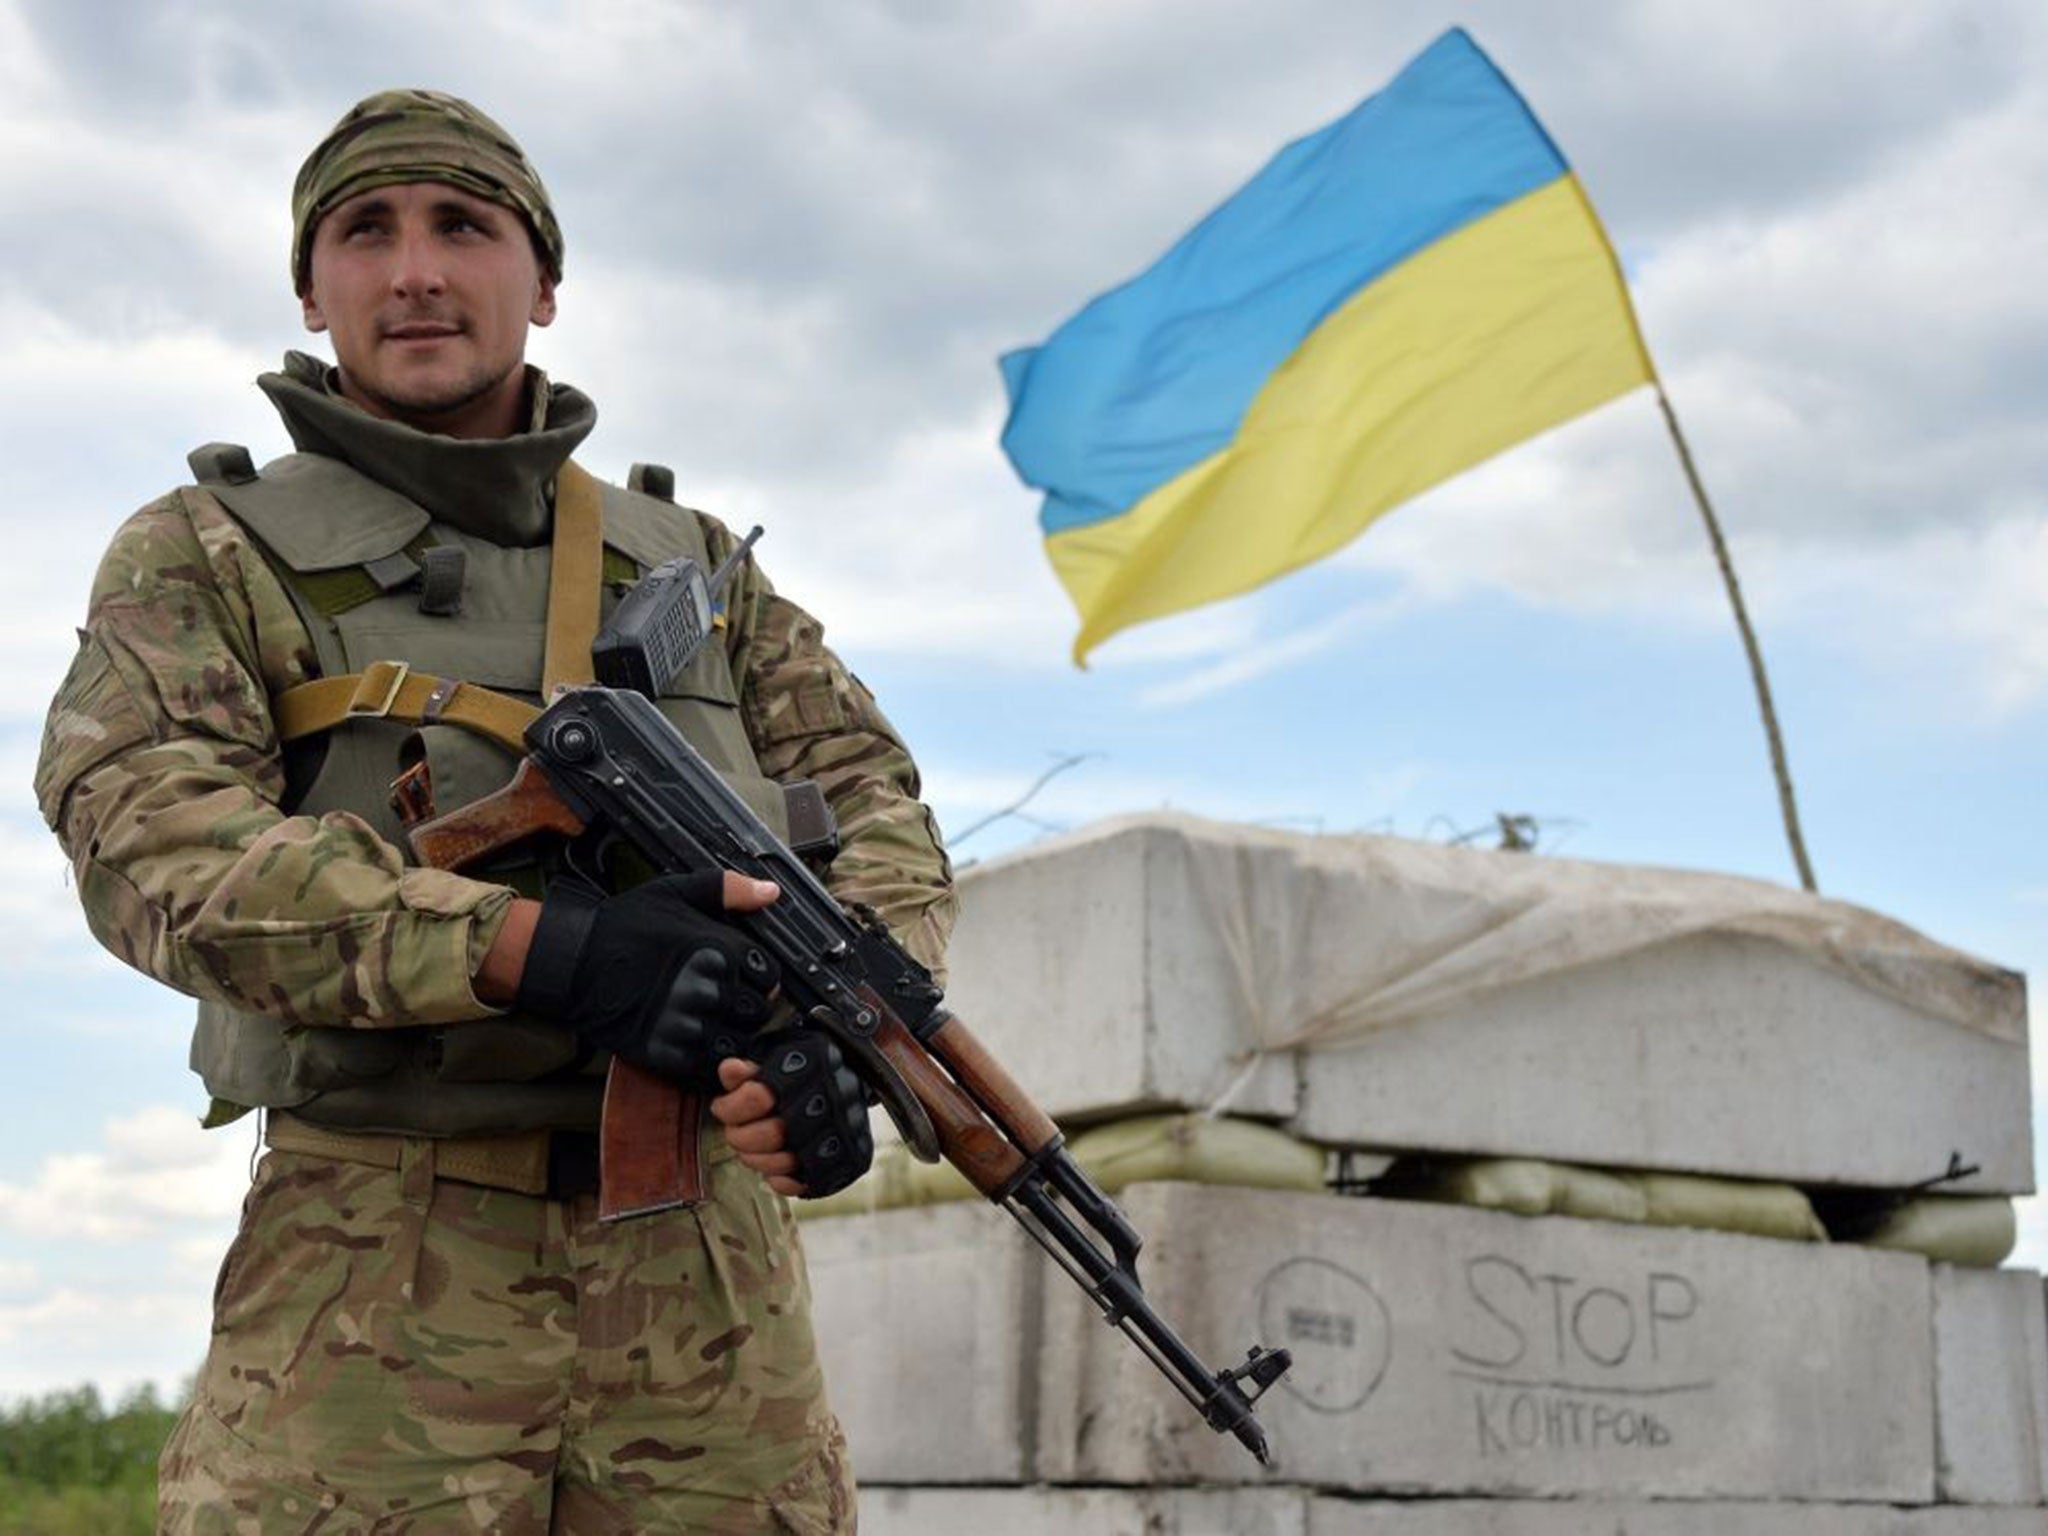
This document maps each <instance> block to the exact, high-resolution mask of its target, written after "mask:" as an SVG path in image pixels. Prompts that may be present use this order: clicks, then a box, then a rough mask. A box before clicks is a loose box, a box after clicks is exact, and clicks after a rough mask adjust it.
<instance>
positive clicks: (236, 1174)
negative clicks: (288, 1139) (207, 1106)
mask: <svg viewBox="0 0 2048 1536" xmlns="http://www.w3.org/2000/svg"><path fill="white" fill-rule="evenodd" d="M252 1144H253V1143H252V1140H251V1133H250V1132H249V1131H247V1130H244V1129H242V1128H240V1127H236V1128H233V1129H229V1130H223V1131H202V1130H201V1129H200V1128H199V1124H198V1122H197V1120H196V1119H194V1117H193V1116H192V1115H191V1114H190V1113H188V1112H186V1111H183V1110H178V1109H172V1108H169V1107H165V1106H153V1107H151V1108H148V1109H143V1110H138V1111H137V1112H136V1113H134V1114H132V1115H128V1116H124V1117H121V1118H119V1119H115V1120H110V1121H108V1122H107V1124H106V1125H105V1126H104V1127H103V1129H102V1132H101V1146H100V1147H99V1148H98V1149H97V1150H94V1151H90V1152H60V1153H53V1154H51V1155H50V1156H48V1157H46V1158H44V1160H43V1162H42V1164H41V1166H40V1167H39V1168H38V1169H37V1171H36V1173H35V1175H34V1177H33V1178H32V1179H31V1180H30V1181H29V1182H27V1183H24V1184H0V1227H6V1228H9V1229H12V1230H13V1231H15V1232H18V1233H22V1234H24V1235H27V1236H31V1237H41V1238H44V1239H49V1238H53V1237H55V1236H57V1235H58V1234H62V1235H64V1236H65V1237H66V1238H69V1239H86V1240H90V1241H94V1242H105V1243H123V1242H134V1241H136V1240H138V1239H143V1238H154V1239H167V1238H170V1237H172V1236H173V1235H178V1234H183V1233H187V1232H189V1231H190V1230H191V1229H192V1228H193V1227H194V1225H195V1224H203V1225H211V1226H215V1227H218V1228H220V1229H222V1230H223V1232H225V1231H228V1230H232V1227H233V1223H234V1218H235V1213H236V1212H237V1211H238V1210H239V1209H240V1207H241V1201H242V1196H243V1195H244V1194H245V1193H247V1190H248V1185H249V1160H250V1153H251V1147H252ZM224 1240H225V1239H223V1241H224Z"/></svg>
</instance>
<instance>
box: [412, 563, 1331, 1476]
mask: <svg viewBox="0 0 2048 1536" xmlns="http://www.w3.org/2000/svg"><path fill="white" fill-rule="evenodd" d="M759 532H760V530H759V529H755V530H754V534H753V535H750V536H749V538H748V540H747V542H748V543H749V544H751V543H752V542H753V538H754V537H755V536H758V534H759ZM744 549H745V546H744V545H743V546H742V547H741V550H740V551H737V552H735V554H734V555H733V557H732V558H731V559H730V560H728V561H727V562H726V564H725V565H724V566H723V567H721V568H720V571H719V573H718V575H717V577H715V578H714V579H713V580H712V581H711V582H710V583H707V582H706V581H705V580H704V577H703V574H702V572H701V570H700V569H699V568H698V567H697V566H696V564H695V563H694V562H690V561H671V562H669V564H668V565H666V566H663V567H661V568H660V569H659V570H657V571H656V572H654V573H651V574H650V575H649V576H648V577H647V578H646V579H645V581H643V582H642V584H641V585H640V587H637V588H636V589H635V590H634V592H633V593H631V594H629V595H628V597H627V599H626V600H625V601H624V602H622V603H621V605H620V608H619V610H618V612H617V613H616V614H615V615H614V617H613V619H612V621H611V623H610V624H609V625H607V627H606V630H605V632H604V633H603V634H602V635H600V637H599V640H598V644H597V646H596V647H595V648H594V655H595V658H596V660H597V665H598V669H599V676H600V677H601V678H604V679H606V681H622V682H626V683H628V684H630V686H626V687H608V686H604V685H603V684H602V683H600V684H599V685H595V686H590V687H582V688H571V689H566V690H564V691H563V692H562V693H560V694H559V695H558V696H557V698H556V699H555V701H554V702H553V703H552V704H550V705H549V706H548V708H547V709H546V710H544V711H543V712H542V713H541V714H540V715H539V716H538V718H536V719H535V720H534V721H533V722H532V723H531V724H530V725H528V727H527V728H526V731H525V743H526V747H527V752H528V756H527V757H526V759H525V760H524V761H522V762H521V763H520V765H519V768H518V770H517V772H516V773H515V774H514V775H513V778H512V781H511V783H510V784H508V785H507V786H506V787H505V788H504V789H503V790H500V791H499V792H498V793H497V794H495V795H490V796H487V797H485V798H484V799H482V800H478V801H476V802H474V803H473V804H471V805H468V806H465V807H462V808H461V809H459V810H456V811H452V812H450V813H448V814H446V815H443V816H439V817H436V818H434V819H432V820H428V821H423V822H421V823H420V824H419V825H417V826H416V827H414V828H413V829H412V833H411V837H412V843H413V847H414V849H415V851H416V852H417V853H418V854H419V856H420V858H421V859H422V861H423V862H425V863H428V864H434V865H438V866H440V867H443V868H451V869H452V868H460V867H462V866H463V865H465V864H468V863H470V862H472V861H473V860H475V859H477V858H480V857H483V856H484V855H486V854H489V853H492V852H494V851H497V850H499V849H502V848H506V847H509V846H510V845H511V844H513V843H515V842H518V841H521V840H523V839H525V838H527V837H530V836H532V835H533V834H535V833H536V832H555V833H561V834H564V835H566V836H569V837H582V836H596V837H617V838H621V839H623V840H624V841H625V842H627V843H629V844H631V845H632V846H633V847H635V848H637V849H638V850H639V851H640V853H641V855H642V856H643V857H644V858H645V859H646V860H647V861H648V862H649V863H651V864H652V865H653V867H654V868H655V869H656V870H658V871H661V872H663V873H687V872H692V871H702V870H710V869H726V870H734V871H737V872H738V873H740V874H743V875H750V876H752V877H753V878H755V879H758V880H772V881H774V882H775V884H776V885H778V886H780V887H781V895H780V896H778V897H777V898H776V899H775V900H774V901H772V902H770V903H769V904H768V905H767V906H766V907H764V908H762V909H761V910H759V911H757V912H729V913H726V914H725V919H726V921H728V922H730V923H732V924H733V925H734V926H735V927H737V928H739V929H741V930H742V931H743V932H745V933H746V934H747V935H748V936H749V937H750V938H752V939H753V940H754V941H755V942H756V943H758V944H760V945H761V946H762V947H763V948H765V949H767V950H768V951H769V952H770V953H772V954H773V955H774V956H775V958H776V960H777V961H778V962H780V964H781V968H782V992H783V995H784V996H785V998H786V999H787V1000H788V1001H789V1002H790V1003H791V1004H792V1005H793V1006H794V1007H795V1009H796V1011H797V1013H798V1014H799V1015H800V1016H801V1017H802V1018H803V1019H804V1020H805V1021H806V1022H808V1023H809V1024H811V1025H813V1026H815V1027H817V1028H819V1029H821V1030H823V1031H825V1032H826V1033H827V1034H829V1035H830V1036H831V1037H832V1039H833V1040H834V1041H835V1042H837V1044H838V1046H839V1048H840V1050H841V1051H842V1052H843V1053H844V1054H845V1057H846V1060H847V1062H848V1064H849V1065H851V1066H852V1068H853V1069H854V1071H855V1072H856V1073H858V1074H859V1075H860V1077H861V1078H862V1080H863V1081H865V1082H866V1083H867V1084H868V1085H869V1087H870V1088H871V1089H872V1090H873V1091H874V1093H875V1095H876V1096H877V1098H878V1099H879V1100H880V1102H881V1103H882V1105H883V1107H884V1108H885V1109H887V1110H888V1112H889V1115H890V1117H891V1118H892V1119H893V1120H894V1121H895V1123H896V1126H897V1128H898V1130H899V1131H901V1132H902V1135H903V1140H904V1142H905V1143H906V1145H907V1146H908V1147H909V1148H910V1150H911V1152H912V1153H914V1154H915V1155H916V1156H918V1157H919V1158H922V1159H923V1160H924V1161H926V1162H936V1161H937V1160H938V1159H939V1158H940V1157H944V1158H945V1159H946V1160H947V1161H948V1162H950V1163H951V1164H952V1165H953V1166H954V1167H955V1168H957V1169H959V1170H960V1172H961V1173H963V1174H965V1175H966V1176H967V1178H968V1180H969V1181H970V1182H971V1183H972V1184H973V1185H974V1187H975V1188H976V1189H977V1190H979V1191H980V1192H981V1193H982V1194H983V1195H985V1196H987V1197H988V1199H989V1200H991V1201H993V1202H994V1203H995V1204H997V1205H999V1206H1001V1207H1002V1208H1003V1209H1004V1210H1006V1211H1008V1212H1009V1213H1010V1214H1011V1215H1012V1216H1013V1217H1015V1218H1016V1219H1017V1221H1018V1222H1019V1223H1020V1224H1021V1225H1022V1226H1023V1227H1024V1229H1025V1231H1027V1232H1029V1233H1030V1234H1031V1236H1032V1237H1033V1238H1034V1239H1035V1240H1036V1241H1037V1242H1038V1244H1039V1245H1040V1246H1041V1247H1043V1248H1044V1249H1045V1250H1046V1252H1048V1253H1049V1254H1050V1255H1051V1256H1052V1257H1053V1259H1054V1260H1055V1261H1057V1262H1058V1263H1059V1265H1060V1267H1061V1268H1063V1269H1064V1270H1065V1271H1066V1272H1067V1274H1068V1275H1069V1276H1071V1277H1072V1278H1073V1279H1074V1281H1075V1282H1076V1283H1077V1284H1079V1285H1080V1286H1081V1287H1082V1289H1083V1290H1085V1291H1086V1292H1087V1294H1088V1295H1089V1297H1090V1298H1091V1299H1092V1300H1093V1301H1094V1302H1095V1304H1096V1305H1097V1306H1098V1307H1099V1308H1100V1309H1101V1311H1102V1313H1103V1316H1104V1318H1105V1319H1106V1320H1107V1321H1108V1322H1109V1323H1111V1324H1112V1325H1113V1326H1115V1327H1116V1328H1118V1329H1120V1330H1121V1331H1122V1332H1123V1333H1124V1334H1125V1335H1126V1336H1127V1337H1128V1338H1130V1339H1131V1340H1132V1342H1133V1343H1135V1344H1136V1345H1137V1346H1138V1348H1139V1349H1140V1350H1141V1351H1143V1353H1144V1354H1145V1355H1146V1356H1147V1357H1148V1358H1149V1359H1150V1360H1151V1361H1152V1363H1153V1364H1154V1365H1156V1366H1157V1367H1158V1368H1159V1369H1160V1370H1161V1371H1162V1372H1163V1373H1165V1375H1166V1377H1167V1379H1168V1380H1169V1381H1171V1382H1172V1383H1173V1384H1174V1385H1175V1386H1176V1387H1177V1388H1179V1390H1180V1391H1181V1393H1182V1394H1183V1395H1184V1396H1185V1397H1186V1398H1187V1399H1188V1401H1189V1402H1191V1403H1193V1404H1194V1406H1195V1407H1196V1408H1197V1409H1198V1410H1199V1411H1200V1412H1201V1414H1202V1417H1203V1418H1204V1419H1205V1420H1206V1421H1207V1422H1208V1424H1209V1425H1210V1427H1212V1428H1213V1429H1215V1430H1217V1431H1218V1432H1221V1433H1228V1434H1232V1435H1235V1436H1236V1437H1237V1438H1238V1439H1239V1440H1240V1441H1242V1442H1243V1443H1244V1445H1245V1446H1246V1447H1248V1448H1249V1449H1250V1450H1251V1452H1252V1453H1253V1454H1254V1455H1255V1456H1257V1457H1258V1458H1259V1460H1260V1461H1262V1462H1264V1461H1266V1460H1267V1459H1268V1457H1267V1449H1266V1437H1265V1433H1264V1431H1263V1430H1262V1429H1261V1428H1260V1426H1259V1423H1258V1420H1257V1418H1256V1417H1255V1416H1254V1414H1253V1411H1252V1409H1253V1404H1254V1403H1256V1402H1257V1400H1258V1399H1259V1398H1260V1397H1261V1396H1262V1395H1263V1394H1264V1393H1265V1391H1266V1390H1267V1388H1269V1387H1270V1386H1271V1385H1272V1384H1273V1383H1274V1382H1275V1381H1278V1380H1279V1379H1280V1377H1281V1376H1282V1375H1283V1374H1284V1373H1285V1372H1286V1370H1287V1368H1288V1366H1289V1364H1290V1363H1291V1362H1290V1357H1289V1354H1288V1352H1287V1351H1286V1350H1284V1349H1273V1350H1266V1349H1259V1348H1254V1349H1252V1350H1251V1351H1250V1352H1249V1354H1248V1355H1247V1356H1246V1358H1245V1360H1244V1362H1243V1363H1242V1364H1241V1365H1238V1366H1236V1367H1233V1368H1232V1369H1229V1370H1224V1371H1212V1370H1210V1369H1209V1367H1208V1366H1206V1365H1205V1364H1203V1362H1202V1360H1201V1358H1200V1357H1199V1356H1197V1355H1196V1354H1195V1353H1194V1351H1193V1350H1191V1349H1190V1348H1189V1347H1188V1346H1187V1345H1186V1344H1185V1343H1183V1342H1182V1341H1181V1339H1180V1337H1179V1335H1177V1334H1176V1333H1175V1332H1174V1331H1173V1329H1172V1327H1171V1326H1169V1325H1168V1324H1167V1322H1166V1321H1165V1320H1164V1319H1163V1318H1161V1317H1160V1316H1159V1314H1158V1313H1157V1312H1155V1311H1154V1310H1153V1308H1152V1305H1151V1302H1150V1301H1149V1300H1148V1299H1147V1297H1146V1295H1145V1292H1144V1289H1143V1287H1142V1285H1141V1284H1140V1282H1139V1279H1138V1270H1137V1256H1138V1250H1139V1247H1140V1245H1141V1243H1142V1239H1141V1238H1140V1236H1139V1234H1138V1232H1137V1231H1136V1229H1135V1228H1133V1227H1132V1226H1131V1224H1130V1222H1129V1220H1128V1219H1127V1218H1126V1217H1125V1216H1124V1214H1123V1212H1122V1211H1121V1210H1120V1209H1119V1208H1118V1207H1117V1205H1116V1202H1115V1201H1113V1200H1111V1199H1110V1197H1109V1196H1108V1195H1107V1194H1105V1193H1104V1192H1103V1191H1102V1190H1101V1189H1100V1188H1098V1187H1097V1186H1096V1184H1095V1182H1094V1180H1092V1179H1091V1178H1089V1177H1088V1175H1087V1174H1086V1173H1085V1172H1084V1171H1083V1170H1082V1168H1081V1166H1080V1165H1079V1164H1078V1163H1076V1162H1075V1161H1074V1159H1073V1157H1072V1155H1071V1154H1069V1153H1068V1151H1067V1150H1066V1147H1065V1144H1064V1142H1063V1140H1062V1138H1061V1135H1060V1130H1059V1127H1058V1126H1056V1125H1055V1124H1054V1123H1053V1122H1052V1120H1051V1119H1050V1118H1049V1117H1048V1116H1047V1115H1046V1114H1045V1112H1044V1111H1043V1110H1041V1109H1040V1108H1039V1107H1038V1106H1037V1105H1036V1104H1034V1103H1033V1102H1032V1101H1031V1099H1030V1098H1029V1097H1028V1096H1027V1095H1026V1094H1025V1093H1024V1091H1023V1089H1021V1088H1019V1087H1018V1086H1017V1084H1016V1082H1015V1081H1013V1080H1012V1078H1011V1077H1010V1075H1009V1073H1008V1072H1006V1071H1005V1070H1004V1069H1003V1067H1002V1065H1001V1064H1000V1063H999V1062H997V1061H996V1059H995V1058H994V1057H993V1056H991V1055H990V1054H989V1053H988V1051H987V1050H986V1049H985V1048H984V1047H983V1046H982V1044H981V1043H980V1041H978V1040H976V1039H975V1037H974V1036H973V1035H972V1034H971V1033H969V1031H968V1029H967V1026H966V1025H964V1024H962V1023H961V1022H960V1020H959V1019H957V1018H955V1017H954V1016H953V1015H952V1014H951V1013H949V1012H948V1011H947V1010H946V1008H945V1007H944V1004H943V998H942V996H941V993H940V990H939V988H938V986H937V985H936V984H934V982H933V980H932V977H931V973H930V972H929V971H927V970H926V969H925V968H924V967H923V966H922V965H920V964H918V962H917V961H916V960H914V959H913V958H911V956H910V955H909V954H907V953H906V952H905V951H904V950H903V948H902V947H901V946H900V945H899V944H897V942H896V941H895V939H894V938H892V937H891V936H890V934H889V932H888V930H887V929H886V928H885V927H884V926H883V925H882V923H881V921H880V920H879V919H878V918H877V917H876V916H875V915H874V914H873V913H870V912H866V911H860V912H848V911H847V910H846V909H845V908H843V907H841V906H840V904H839V903H838V901H836V900H835V899H834V898H833V897H832V895H831V894H830V893H829V892H828V891H827V890H826V889H825V887H824V886H823V885H822V884H820V883H819V881H818V879H817V877H816V876H815V875H813V874H812V873H811V871H810V869H809V868H808V867H806V865H805V864H804V863H803V861H802V860H801V859H800V858H799V857H798V856H797V855H796V854H794V853H792V852H791V851H790V849H789V848H787V847H785V846H784V845H783V844H782V842H781V841H779V840H778V839H777V838H776V837H775V835H774V834H773V833H772V832H771V831H770V830H769V829H768V828H767V827H766V826H765V825H763V824H762V822H761V820H760V818H759V817H758V816H756V815H755V814H754V812H753V811H752V810H751V809H750V808H749V807H748V806H747V804H746V803H745V802H744V801H743V800H741V799H740V798H739V796H738V795H736V794H734V793H733V791H732V790H731V789H730V788H729V787H728V786H727V785H726V784H725V782H724V781H723V780H722V779H720V778H719V776H718V774H717V772H716V771H715V770H714V769H713V768H712V767H711V766H710V765H709V764H708V763H706V762H705V760H704V758H703V757H702V756H701V755H700V754H699V753H698V752H697V750H696V749H695V748H694V747H692V746H691V745H690V743H689V742H688V741H687V740H685V739H684V738H683V736H682V734H681V732H679V731H678V730H677V729H676V728H675V727H674V726H673V725H671V724H670V723H669V721H668V720H667V719H666V718H665V717H664V716H663V715H662V713H661V712H660V710H659V709H657V708H656V707H655V705H654V704H653V702H652V701H651V699H650V698H648V697H646V696H644V695H645V694H647V693H652V692H654V691H656V690H657V689H658V688H659V687H660V686H662V685H663V684H664V683H666V681H667V680H668V679H669V678H670V677H672V676H673V675H674V674H675V672H676V671H678V670H679V669H680V666H681V665H682V663H683V661H685V660H687V658H688V655H689V654H690V653H691V652H693V651H694V650H695V649H696V647H697V646H698V645H700V644H701V643H702V642H703V639H704V637H705V636H706V635H707V634H708V633H709V632H710V630H711V622H710V620H711V604H712V596H713V594H715V593H716V591H717V590H718V587H719V586H720V585H722V582H723V579H724V577H725V576H726V575H727V574H728V573H729V572H730V570H731V569H732V567H733V565H734V564H735V562H737V560H738V559H739V558H740V556H741V554H743V553H744ZM657 578H659V580H657ZM679 1103H680V1094H679V1091H678V1090H677V1089H676V1087H675V1086H674V1085H673V1084H672V1083H669V1082H667V1081H665V1080H663V1079H661V1078H658V1077H655V1076H654V1075H653V1074H651V1073H648V1072H645V1071H642V1070H640V1069H638V1068H636V1067H633V1066H632V1065H631V1064H630V1063H627V1062H622V1061H618V1060H616V1059H615V1060H614V1061H613V1062H612V1066H611V1077H610V1080H609V1081H608V1083H607V1085H606V1091H605V1103H604V1118H605V1124H604V1127H603V1130H602V1133H601V1147H602V1167H601V1178H602V1180H603V1181H604V1182H605V1183H606V1184H607V1185H615V1186H631V1187H632V1191H633V1192H632V1193H631V1194H628V1195H625V1196H623V1197H621V1195H620V1192H619V1190H618V1189H617V1188H615V1189H613V1190H611V1191H608V1193H607V1198H606V1201H605V1204H606V1206H607V1208H608V1213H609V1214H611V1215H613V1216H623V1215H636V1214H641V1213H644V1212H646V1211H652V1210H659V1209H663V1208H666V1207H667V1206H671V1205H674V1204H677V1203H679V1201H678V1199H677V1198H676V1197H675V1196H673V1195H672V1194H668V1195H665V1194H664V1191H663V1190H662V1189H661V1187H660V1186H661V1185H662V1184H663V1182H664V1180H665V1178H666V1170H670V1169H674V1168H676V1167H677V1164H678V1159H677V1156H676V1145H675V1142H676V1134H677V1133H676V1127H677V1125H678V1121H679ZM650 1170H651V1172H650Z"/></svg>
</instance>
